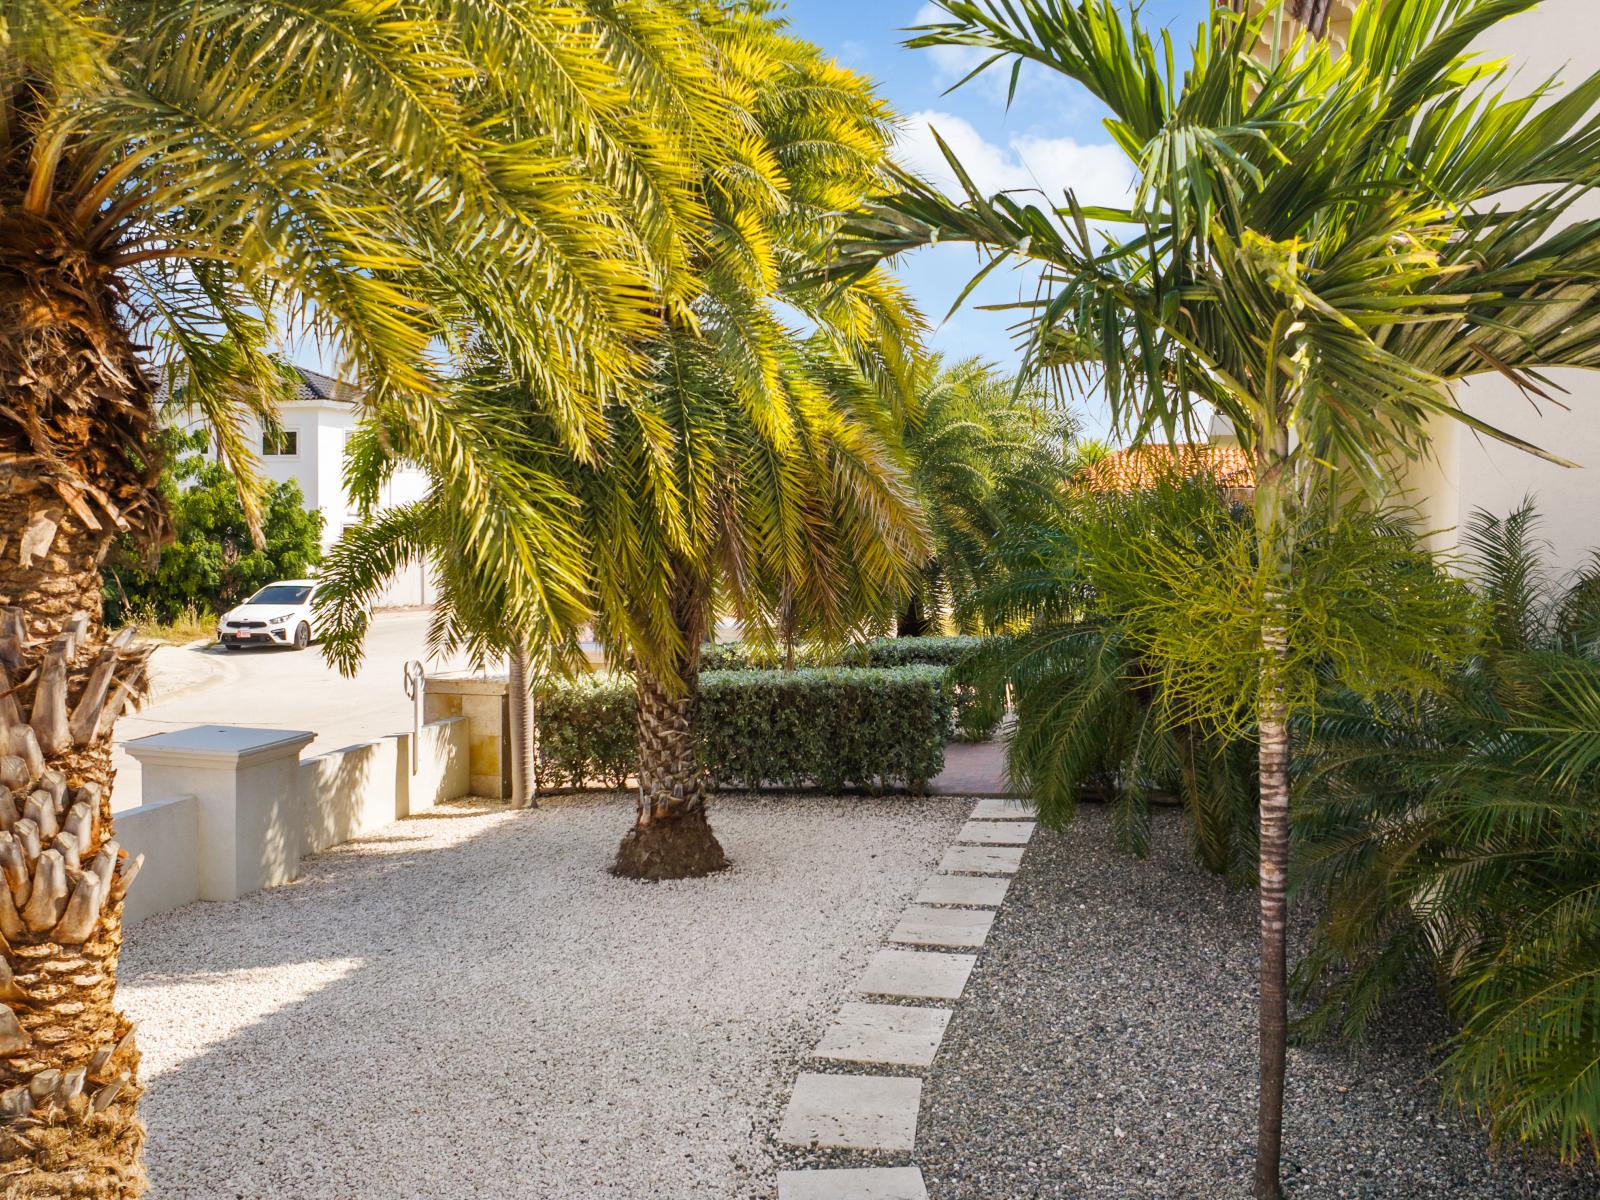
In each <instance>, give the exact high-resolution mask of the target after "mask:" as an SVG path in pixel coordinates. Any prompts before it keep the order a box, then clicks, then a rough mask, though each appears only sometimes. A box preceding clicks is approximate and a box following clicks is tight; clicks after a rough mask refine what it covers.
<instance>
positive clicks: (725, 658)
mask: <svg viewBox="0 0 1600 1200" xmlns="http://www.w3.org/2000/svg"><path fill="white" fill-rule="evenodd" d="M985 641H986V639H984V638H981V637H904V638H891V637H886V638H874V639H872V640H871V641H868V642H861V643H859V644H857V645H854V646H847V647H845V648H844V649H843V650H836V651H832V652H829V651H824V650H821V649H818V648H815V647H803V648H801V649H800V650H799V651H798V652H797V653H796V655H795V662H796V664H797V666H798V667H802V668H805V667H813V668H823V667H830V666H846V667H876V668H884V667H910V666H934V667H947V668H948V667H954V666H955V665H956V664H958V663H960V662H962V661H963V660H964V659H966V658H967V657H968V656H969V655H971V654H972V653H973V652H974V651H975V650H977V648H978V647H980V646H982V645H983V644H984V642H985ZM778 666H779V663H778V661H777V652H776V651H769V650H765V649H763V648H762V647H759V646H755V645H752V644H750V643H749V642H716V643H707V644H706V645H704V646H702V647H701V650H700V673H701V675H702V676H704V675H706V674H708V673H711V672H715V671H765V670H774V669H776V668H777V667H778ZM948 691H949V694H950V700H951V703H952V704H953V705H954V708H955V717H954V722H953V726H952V732H953V734H954V736H956V737H958V738H959V739H961V740H962V741H968V742H983V741H987V740H988V739H989V738H991V737H993V736H994V731H995V729H996V727H997V726H998V725H999V724H1000V719H1001V718H1002V717H1003V716H1005V696H1004V694H1003V693H999V694H997V693H994V692H992V691H979V690H978V689H975V688H972V687H968V686H966V685H964V684H956V683H951V684H949V686H948Z"/></svg>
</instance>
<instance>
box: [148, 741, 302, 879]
mask: <svg viewBox="0 0 1600 1200" xmlns="http://www.w3.org/2000/svg"><path fill="white" fill-rule="evenodd" d="M315 736H316V735H315V734H312V733H306V732H303V731H301V730H294V729H250V728H243V727H240V726H231V725H201V726H196V727H195V728H192V729H180V730H177V731H175V732H173V733H158V734H154V735H153V736H151V737H144V738H138V739H137V740H135V741H132V742H129V743H128V745H127V751H128V753H129V754H131V755H132V756H133V757H134V758H136V759H138V761H139V764H140V766H141V767H142V768H143V771H144V798H145V803H146V804H149V803H152V802H157V801H162V800H173V799H176V798H178V797H180V796H193V797H194V798H195V800H196V802H197V804H198V807H199V868H200V869H199V890H200V899H202V900H234V899H237V898H238V897H240V896H243V895H246V894H248V893H250V892H254V891H257V890H258V889H260V888H266V887H274V886H276V885H278V884H280V883H288V882H289V881H290V880H291V879H293V878H294V877H295V876H296V874H298V873H299V870H300V847H301V843H302V841H303V837H304V835H303V833H302V830H301V813H300V797H299V783H300V776H299V772H300V751H301V750H302V749H304V748H305V747H306V746H307V745H309V744H310V743H311V741H312V740H313V738H315Z"/></svg>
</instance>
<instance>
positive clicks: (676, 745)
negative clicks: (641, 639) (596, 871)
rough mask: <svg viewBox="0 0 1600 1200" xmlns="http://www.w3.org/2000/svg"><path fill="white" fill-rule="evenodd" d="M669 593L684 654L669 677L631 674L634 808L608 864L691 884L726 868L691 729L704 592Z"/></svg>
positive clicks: (689, 587) (684, 580) (685, 588)
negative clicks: (635, 731)
mask: <svg viewBox="0 0 1600 1200" xmlns="http://www.w3.org/2000/svg"><path fill="white" fill-rule="evenodd" d="M675 592H676V597H675V604H674V607H675V609H676V613H677V618H678V628H679V632H680V634H681V640H682V645H683V650H682V651H681V652H680V653H679V654H678V655H677V657H676V660H675V662H674V663H673V667H674V670H673V673H672V674H671V675H670V676H662V675H661V674H658V673H657V672H655V671H652V670H650V669H649V668H648V667H646V666H645V665H644V664H643V663H641V664H640V665H639V667H638V669H637V671H636V672H635V688H636V691H637V694H638V702H639V796H638V808H637V812H636V816H635V819H634V825H633V828H632V829H630V830H629V831H628V832H627V834H626V836H624V837H623V839H622V845H621V846H619V847H618V848H617V859H616V862H615V863H614V864H613V865H612V867H611V870H612V871H613V872H614V873H615V874H617V875H623V876H626V877H628V878H630V879H654V880H660V879H689V878H693V877H695V876H700V875H710V874H712V873H713V872H715V871H721V870H724V869H725V868H726V867H727V866H728V859H727V856H726V855H725V854H724V853H723V850H722V845H721V843H719V842H718V841H717V838H716V835H715V834H714V833H712V831H711V822H710V821H709V820H707V818H706V781H705V771H704V769H703V768H702V765H701V762H700V751H699V744H698V742H697V740H696V738H695V727H694V719H695V708H696V701H697V699H698V692H699V676H700V644H701V642H702V640H703V639H704V637H705V629H706V624H707V613H706V608H707V600H706V589H705V588H704V587H702V586H697V585H696V584H695V583H694V582H693V580H692V578H691V577H688V576H686V575H680V577H679V578H678V580H677V586H676V589H675Z"/></svg>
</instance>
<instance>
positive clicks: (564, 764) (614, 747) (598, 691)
mask: <svg viewBox="0 0 1600 1200" xmlns="http://www.w3.org/2000/svg"><path fill="white" fill-rule="evenodd" d="M538 701H539V708H538V715H537V720H538V723H539V764H538V778H539V786H540V787H541V788H545V789H549V788H578V787H582V786H583V785H584V784H585V783H604V784H606V785H607V786H609V787H614V788H621V787H625V786H626V785H627V782H628V776H629V775H631V774H633V772H634V770H635V769H636V768H637V767H638V765H639V730H638V726H637V723H636V722H637V716H638V700H637V698H636V697H635V695H634V690H633V678H632V677H631V676H627V675H590V676H585V677H582V678H579V679H574V680H571V681H563V682H557V683H549V684H546V685H545V686H544V687H541V688H540V689H539V693H538Z"/></svg>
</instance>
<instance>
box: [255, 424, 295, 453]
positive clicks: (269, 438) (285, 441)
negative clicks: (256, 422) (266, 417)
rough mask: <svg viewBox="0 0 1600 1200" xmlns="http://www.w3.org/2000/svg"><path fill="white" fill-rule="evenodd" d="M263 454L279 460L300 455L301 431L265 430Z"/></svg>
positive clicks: (262, 433) (262, 434)
mask: <svg viewBox="0 0 1600 1200" xmlns="http://www.w3.org/2000/svg"><path fill="white" fill-rule="evenodd" d="M261 453H262V454H267V455H273V456H275V457H279V458H293V457H294V456H295V455H297V454H299V453H300V431H299V430H298V429H263V430H262V431H261Z"/></svg>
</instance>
